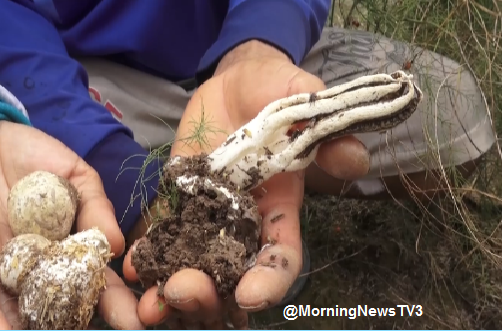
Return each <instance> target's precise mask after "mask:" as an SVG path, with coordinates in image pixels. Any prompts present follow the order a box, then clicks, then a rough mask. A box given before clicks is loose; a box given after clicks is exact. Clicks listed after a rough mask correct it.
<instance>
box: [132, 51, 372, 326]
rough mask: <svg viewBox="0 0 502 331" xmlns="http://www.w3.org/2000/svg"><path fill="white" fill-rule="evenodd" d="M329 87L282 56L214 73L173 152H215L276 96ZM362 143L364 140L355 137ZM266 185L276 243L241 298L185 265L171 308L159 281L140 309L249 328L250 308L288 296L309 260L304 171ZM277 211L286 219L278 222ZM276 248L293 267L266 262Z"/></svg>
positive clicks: (265, 209) (269, 228) (169, 287)
mask: <svg viewBox="0 0 502 331" xmlns="http://www.w3.org/2000/svg"><path fill="white" fill-rule="evenodd" d="M324 88H325V86H324V84H323V83H322V81H321V80H319V79H318V78H317V77H315V76H313V75H311V74H309V73H307V72H305V71H303V70H301V69H300V68H299V67H297V66H295V65H294V64H292V63H291V62H289V61H285V60H284V59H283V58H278V59H273V58H270V59H265V60H264V59H250V60H246V61H242V62H240V63H238V64H235V65H234V66H232V67H231V68H229V69H228V70H226V71H224V72H223V73H221V74H219V75H215V76H214V77H213V78H211V79H209V80H208V81H207V82H206V83H205V84H203V85H202V86H201V87H200V88H199V89H198V90H197V91H196V93H195V94H194V95H193V97H192V98H191V100H190V102H189V104H188V106H187V108H186V110H185V113H184V115H183V117H182V119H181V123H180V126H179V129H178V135H177V142H176V143H175V144H174V145H173V148H172V150H171V155H172V156H174V155H182V156H190V155H197V154H200V153H201V152H206V153H209V152H211V151H213V150H214V149H215V148H216V147H218V146H219V145H220V144H222V143H223V142H224V141H225V140H226V139H227V136H228V134H231V133H233V132H235V131H236V130H237V129H239V128H240V127H241V126H242V125H244V124H245V123H248V122H249V121H250V120H251V119H253V118H254V117H256V115H257V114H258V113H259V112H260V111H261V110H262V109H263V108H264V107H265V106H266V105H267V104H269V103H270V102H272V101H275V100H277V99H280V98H284V97H287V96H290V95H293V94H297V93H303V92H307V93H308V92H315V91H319V90H322V89H324ZM202 116H203V117H204V118H202ZM201 122H204V123H205V124H204V125H205V127H204V128H202V129H203V130H204V131H205V136H202V137H201V136H200V132H197V123H199V125H200V123H201ZM194 134H196V135H197V134H199V136H198V137H197V139H188V140H187V137H192V136H193V135H194ZM351 139H352V140H355V139H354V138H347V139H345V146H347V144H350V142H349V143H347V140H351ZM187 142H188V143H187ZM356 144H359V143H358V142H357V141H356ZM343 145H344V144H343V143H341V144H340V141H339V142H338V143H337V142H332V143H329V144H327V145H326V146H324V147H323V149H324V152H326V153H327V152H333V151H334V150H336V149H337V148H339V147H340V146H341V148H343ZM328 149H329V151H328ZM335 154H336V151H335ZM319 160H320V159H319V158H318V161H319ZM346 163H348V162H346ZM340 167H342V168H343V167H346V168H351V169H350V171H348V172H352V173H357V172H359V173H362V174H364V172H365V171H366V169H362V170H361V169H356V168H357V166H356V167H354V166H353V164H345V165H344V162H343V160H341V161H340ZM262 188H263V189H262ZM262 188H260V189H257V190H256V193H260V194H255V199H256V202H257V204H258V207H259V212H260V214H261V216H262V217H263V223H262V238H263V241H264V242H263V243H262V245H263V244H265V243H266V241H268V240H270V239H272V240H274V241H275V242H276V244H275V245H273V246H269V248H267V249H266V250H264V251H263V252H261V253H260V255H259V256H258V260H257V263H256V265H255V266H254V267H253V268H251V269H250V270H249V271H248V272H247V273H246V274H245V275H244V276H243V278H242V279H241V281H240V283H239V285H238V287H237V289H236V292H235V297H234V298H232V299H231V300H226V301H223V300H221V298H218V296H217V293H216V288H215V286H214V284H213V281H212V279H211V278H210V277H209V276H208V275H206V274H204V273H203V272H201V271H198V270H193V269H184V270H181V271H179V272H178V273H176V274H174V275H173V276H172V277H171V278H170V279H169V280H168V282H167V283H166V285H165V287H164V297H165V299H166V302H167V303H168V305H167V308H165V309H162V310H159V309H158V308H156V307H157V306H156V302H157V300H158V299H157V288H151V289H148V290H147V291H146V293H145V294H144V295H143V297H142V298H141V300H140V304H139V310H138V314H139V316H140V319H141V320H142V321H143V323H145V324H147V325H154V324H157V323H159V322H160V321H162V320H165V319H167V320H168V323H169V324H170V327H172V328H182V327H186V328H200V327H204V328H218V329H221V328H222V327H223V326H224V320H223V316H224V315H228V316H229V319H230V321H231V322H232V323H233V325H234V327H236V328H242V327H247V312H252V311H259V310H263V309H266V308H267V307H271V306H273V305H274V304H277V303H278V302H279V301H280V300H281V299H282V298H283V296H284V295H285V294H286V293H287V291H288V289H289V287H290V286H291V285H292V284H293V282H294V280H295V279H296V277H297V276H298V274H299V272H300V270H301V266H302V258H301V257H302V251H301V249H302V246H301V236H300V222H299V211H300V208H301V205H302V202H303V194H304V171H301V172H295V173H281V174H279V175H276V176H274V177H272V178H271V179H270V180H268V181H267V182H266V183H264V184H263V185H262ZM263 192H266V193H265V194H263ZM278 217H279V218H280V221H279V222H274V221H273V220H276V219H277V218H278ZM271 255H275V256H276V257H275V258H278V259H281V258H285V259H286V260H287V261H288V267H287V268H270V267H267V266H266V263H261V262H264V261H268V260H269V259H270V256H271ZM130 256H131V251H129V253H128V256H127V257H126V259H125V261H124V275H125V276H126V277H127V278H128V279H129V280H131V281H137V275H136V274H135V271H134V268H133V267H132V266H131V262H130V261H131V260H130ZM194 284H196V285H194ZM173 308H174V309H173Z"/></svg>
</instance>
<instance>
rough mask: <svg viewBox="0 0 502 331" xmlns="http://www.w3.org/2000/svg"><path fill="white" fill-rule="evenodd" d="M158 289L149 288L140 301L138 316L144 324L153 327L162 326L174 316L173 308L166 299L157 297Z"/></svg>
mask: <svg viewBox="0 0 502 331" xmlns="http://www.w3.org/2000/svg"><path fill="white" fill-rule="evenodd" d="M158 289H159V288H158V287H157V286H154V287H152V288H149V289H148V290H147V291H146V292H145V294H143V296H142V297H141V299H140V300H139V305H138V315H139V318H140V320H141V322H143V324H145V325H148V326H152V325H158V324H161V323H162V322H163V321H165V320H166V319H168V318H170V317H171V316H170V315H172V308H171V307H169V305H168V304H167V303H166V301H165V300H164V298H162V297H159V296H158V295H157V292H158Z"/></svg>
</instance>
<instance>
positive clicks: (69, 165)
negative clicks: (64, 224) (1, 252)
mask: <svg viewBox="0 0 502 331" xmlns="http://www.w3.org/2000/svg"><path fill="white" fill-rule="evenodd" d="M37 170H44V171H49V172H51V173H54V174H57V175H59V176H62V177H64V178H67V179H68V180H69V181H70V182H71V183H72V184H73V185H75V187H76V188H77V190H78V191H79V193H80V195H81V200H80V205H79V215H78V216H77V220H76V228H77V231H82V230H86V229H90V228H92V227H98V228H99V229H100V230H101V231H103V232H104V233H105V235H106V237H107V239H108V241H109V242H110V245H111V248H112V252H113V253H115V256H120V255H121V254H122V252H123V251H124V237H123V236H122V232H121V231H120V228H119V227H118V223H117V220H116V219H115V213H114V211H113V207H112V205H111V203H110V201H109V200H108V199H107V198H106V195H105V192H104V189H103V186H102V183H101V180H100V178H99V175H98V174H97V173H96V172H95V171H94V170H93V169H92V168H91V167H90V166H89V165H87V163H85V162H84V161H83V160H82V159H81V158H79V157H78V156H77V155H76V154H75V153H73V152H72V151H71V150H70V149H69V148H67V147H66V146H65V145H63V144H62V143H61V142H59V141H58V140H56V139H54V138H52V137H50V136H48V135H46V134H45V133H43V132H41V131H39V130H37V129H34V128H32V127H28V126H25V125H20V124H15V123H11V122H6V121H1V122H0V208H1V209H0V248H1V247H3V246H4V245H5V243H6V242H7V241H8V240H9V239H11V238H12V232H11V230H10V227H9V223H8V221H7V197H8V194H9V190H10V188H11V187H12V186H13V185H14V184H16V182H17V181H19V180H20V179H21V178H23V177H24V176H26V175H28V174H29V173H31V172H33V171H37ZM106 277H107V278H106V281H107V284H106V285H107V287H106V290H105V291H104V292H103V294H102V296H101V298H100V302H99V306H98V309H99V312H100V315H101V317H102V318H104V319H105V320H106V321H107V322H108V323H109V324H110V325H111V326H112V327H113V328H115V329H123V328H126V329H140V328H143V326H142V324H141V323H140V322H139V319H138V316H137V314H136V309H137V300H136V299H135V297H134V295H133V294H132V293H131V292H130V290H129V289H128V288H127V287H126V286H125V284H124V282H123V281H122V280H121V279H120V278H119V276H118V275H117V274H115V273H114V272H113V271H112V270H111V269H109V268H108V269H107V270H106ZM17 311H18V308H17V300H16V299H15V298H12V297H10V296H9V295H7V294H6V293H5V292H4V291H3V289H2V288H1V286H0V328H1V329H9V328H13V329H19V328H20V325H19V323H18V320H17ZM117 316H125V318H123V319H121V320H117Z"/></svg>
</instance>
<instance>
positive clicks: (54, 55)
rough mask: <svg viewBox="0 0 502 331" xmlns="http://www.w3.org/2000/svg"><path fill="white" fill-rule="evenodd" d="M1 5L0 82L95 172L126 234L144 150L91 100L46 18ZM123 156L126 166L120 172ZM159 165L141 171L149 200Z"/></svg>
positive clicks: (35, 121) (134, 216)
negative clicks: (148, 179)
mask: <svg viewBox="0 0 502 331" xmlns="http://www.w3.org/2000/svg"><path fill="white" fill-rule="evenodd" d="M0 8H2V9H1V10H0V68H1V69H0V85H3V86H4V87H5V88H6V89H8V90H9V91H10V92H11V93H12V94H13V95H14V96H16V97H17V99H19V101H20V102H21V103H22V104H23V105H24V107H25V108H26V110H27V112H28V115H29V118H30V120H31V123H32V125H33V126H34V127H35V128H37V129H40V130H41V131H43V132H45V133H47V134H49V135H51V136H53V137H55V138H57V139H59V140H60V141H62V142H63V143H64V144H65V145H67V146H68V147H69V148H70V149H72V150H73V151H74V152H76V153H77V154H78V155H79V156H80V157H82V158H83V159H84V160H85V161H86V162H87V163H88V164H89V165H91V166H92V167H93V168H94V169H95V170H96V171H97V172H98V173H99V175H100V177H101V179H102V181H103V185H104V189H105V192H106V194H107V197H108V198H109V199H110V200H111V202H112V204H113V206H114V208H115V213H116V217H117V220H118V221H119V222H121V224H120V225H121V229H122V232H123V233H124V235H127V233H128V231H129V230H130V229H131V228H132V226H133V225H134V223H135V222H136V221H137V220H139V217H140V213H141V202H140V199H136V200H135V202H134V203H133V204H132V205H131V206H130V204H131V195H132V194H133V189H134V187H135V183H136V181H137V179H138V177H139V173H140V172H139V169H140V168H141V167H142V165H143V162H144V160H145V157H146V154H147V152H146V151H145V150H144V149H143V148H142V147H141V146H140V145H139V144H138V143H136V142H135V141H134V139H133V136H132V133H131V131H130V130H129V129H128V128H126V127H125V126H124V125H122V124H121V123H119V122H118V121H116V120H115V119H114V118H113V116H112V115H111V114H110V113H109V112H108V111H107V110H106V109H105V108H104V107H103V106H101V105H100V104H98V103H96V102H94V101H93V100H92V99H91V97H90V95H89V90H88V77H87V73H86V72H85V70H84V68H83V67H82V66H81V65H80V64H79V63H78V62H77V61H75V60H73V59H71V58H70V57H69V55H68V54H67V52H66V49H65V45H64V44H63V42H62V40H61V38H60V37H59V34H58V32H57V31H56V29H55V28H54V27H53V26H52V25H51V24H50V23H49V22H48V21H47V20H46V19H45V18H43V17H42V16H41V15H40V14H38V13H36V12H35V11H34V10H32V9H30V8H27V7H25V6H22V5H20V4H17V3H14V2H12V1H10V0H0ZM19 139H22V137H19ZM133 155H134V156H135V157H132V156H133ZM48 157H50V156H48ZM126 159H129V160H128V161H127V162H126V163H125V165H124V167H126V168H127V169H130V170H126V171H124V172H123V173H121V174H120V176H119V173H120V172H121V170H122V167H123V163H124V162H125V161H126ZM159 166H160V164H159V163H158V162H153V163H152V165H151V166H150V167H149V168H148V169H146V173H145V174H144V177H145V178H152V179H151V180H150V181H149V182H148V183H146V184H145V186H143V190H147V191H146V192H143V194H145V193H146V194H147V197H148V200H149V202H150V201H151V200H152V199H153V198H154V197H155V196H156V193H155V192H156V189H157V183H158V176H157V175H156V174H158V170H159V169H158V168H159ZM137 186H139V185H137ZM137 194H139V187H138V188H137V191H135V192H134V195H135V196H136V195H137ZM128 207H129V208H128ZM126 210H127V213H126V214H125V216H124V212H125V211H126ZM123 217H124V218H123Z"/></svg>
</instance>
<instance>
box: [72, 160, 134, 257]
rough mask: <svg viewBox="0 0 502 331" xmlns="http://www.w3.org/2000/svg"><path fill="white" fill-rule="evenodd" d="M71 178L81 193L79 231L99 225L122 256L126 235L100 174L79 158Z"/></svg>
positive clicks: (111, 244) (113, 250) (112, 247)
mask: <svg viewBox="0 0 502 331" xmlns="http://www.w3.org/2000/svg"><path fill="white" fill-rule="evenodd" d="M70 178H71V182H72V183H73V184H74V185H75V187H76V188H77V189H78V191H79V194H80V205H79V214H78V216H77V231H78V232H80V231H83V230H88V229H91V228H93V227H97V228H98V229H99V230H101V231H102V232H103V233H104V234H105V236H106V238H107V239H108V241H109V243H110V246H111V250H112V252H113V253H114V255H115V256H117V257H118V256H121V255H122V253H123V252H124V249H125V240H124V236H123V234H122V231H121V230H120V227H119V225H118V222H117V219H116V218H115V212H114V210H113V206H112V204H111V202H110V200H108V199H107V197H106V194H105V191H104V188H103V185H102V182H101V179H100V178H99V175H98V174H97V173H96V172H95V171H94V170H93V169H92V168H91V167H90V166H88V165H87V164H86V163H85V162H84V161H82V160H79V162H78V164H77V166H76V167H75V170H74V173H73V174H72V176H71V177H70Z"/></svg>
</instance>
